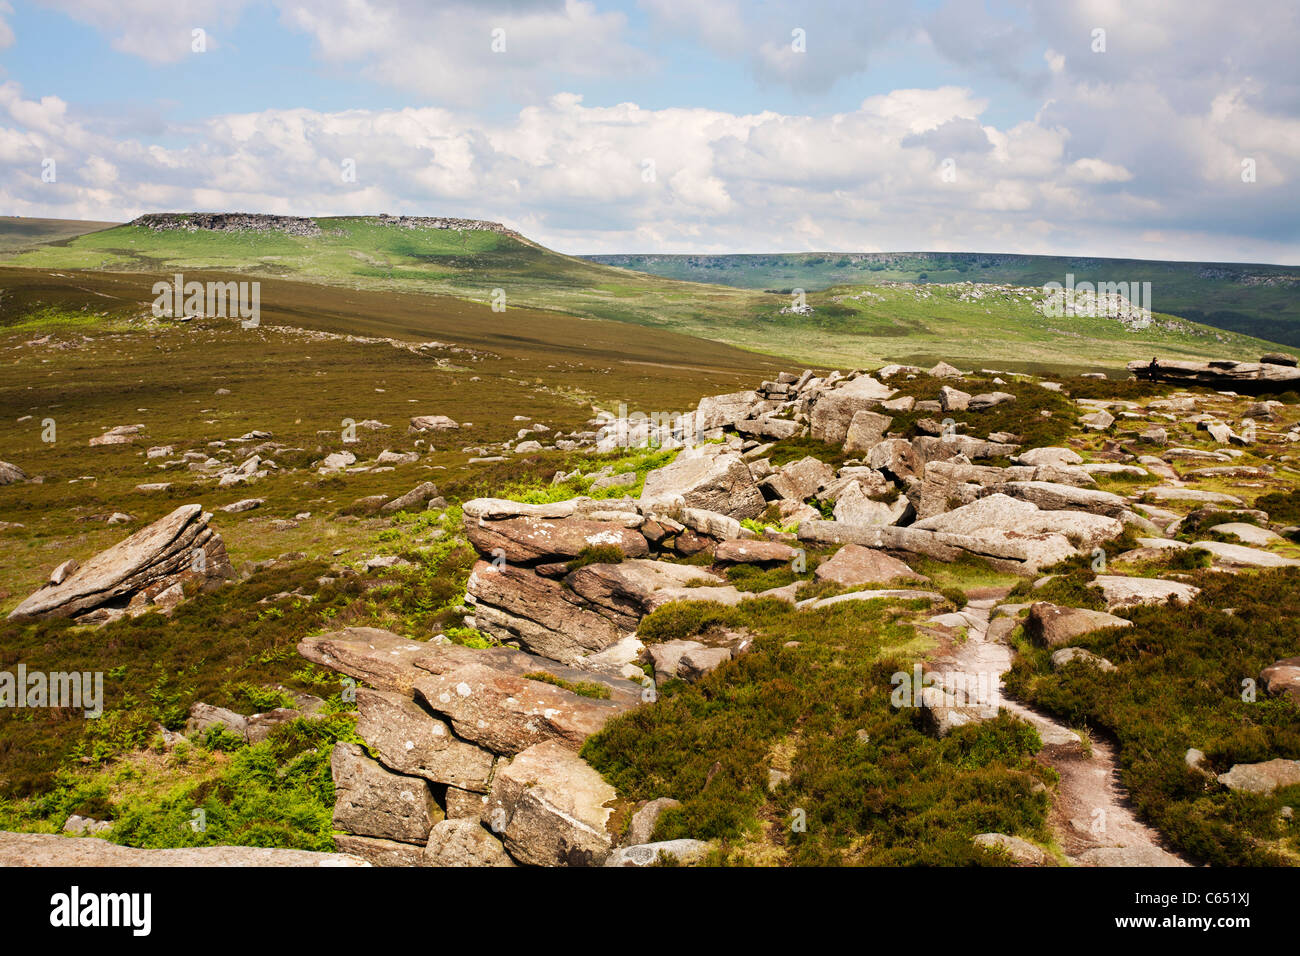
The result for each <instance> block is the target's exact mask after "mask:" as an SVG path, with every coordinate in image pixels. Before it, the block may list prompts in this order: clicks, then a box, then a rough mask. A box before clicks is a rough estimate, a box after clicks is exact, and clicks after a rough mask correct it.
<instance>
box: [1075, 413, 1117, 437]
mask: <svg viewBox="0 0 1300 956" xmlns="http://www.w3.org/2000/svg"><path fill="white" fill-rule="evenodd" d="M1079 424H1080V425H1082V426H1083V427H1084V428H1087V429H1089V430H1090V431H1096V432H1104V431H1105V430H1106V429H1107V428H1110V426H1111V425H1114V424H1115V416H1114V415H1112V414H1111V413H1110V412H1108V411H1106V410H1105V409H1104V408H1099V409H1097V411H1095V412H1092V413H1091V414H1088V415H1080V416H1079Z"/></svg>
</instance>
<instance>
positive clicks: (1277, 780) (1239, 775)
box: [1219, 758, 1300, 793]
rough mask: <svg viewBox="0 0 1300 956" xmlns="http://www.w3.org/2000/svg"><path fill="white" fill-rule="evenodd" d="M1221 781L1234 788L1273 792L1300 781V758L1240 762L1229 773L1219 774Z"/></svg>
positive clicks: (1253, 791)
mask: <svg viewBox="0 0 1300 956" xmlns="http://www.w3.org/2000/svg"><path fill="white" fill-rule="evenodd" d="M1219 783H1221V784H1223V785H1224V786H1225V787H1228V788H1229V789H1232V790H1247V791H1249V792H1251V793H1272V792H1273V791H1274V790H1276V789H1277V788H1278V787H1292V786H1295V785H1296V784H1298V783H1300V760H1283V759H1281V758H1279V759H1277V760H1266V761H1264V762H1263V763H1239V764H1236V765H1234V766H1233V768H1232V769H1231V770H1229V771H1228V772H1227V773H1221V774H1219Z"/></svg>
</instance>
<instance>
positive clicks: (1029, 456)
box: [1016, 446, 1083, 465]
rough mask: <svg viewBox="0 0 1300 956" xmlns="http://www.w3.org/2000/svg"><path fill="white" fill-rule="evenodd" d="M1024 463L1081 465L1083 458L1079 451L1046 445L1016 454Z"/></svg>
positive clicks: (1017, 459)
mask: <svg viewBox="0 0 1300 956" xmlns="http://www.w3.org/2000/svg"><path fill="white" fill-rule="evenodd" d="M1016 461H1017V462H1018V463H1019V464H1022V465H1081V464H1083V459H1082V458H1080V457H1079V454H1078V452H1076V451H1073V450H1071V449H1069V448H1057V447H1050V446H1049V447H1044V448H1031V449H1029V450H1028V451H1022V452H1021V453H1020V454H1019V455H1017V456H1016Z"/></svg>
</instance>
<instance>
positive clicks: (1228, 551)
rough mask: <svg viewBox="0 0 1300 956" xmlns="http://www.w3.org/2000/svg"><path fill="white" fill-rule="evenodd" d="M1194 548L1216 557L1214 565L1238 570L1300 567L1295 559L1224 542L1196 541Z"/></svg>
mask: <svg viewBox="0 0 1300 956" xmlns="http://www.w3.org/2000/svg"><path fill="white" fill-rule="evenodd" d="M1192 547H1194V548H1202V549H1204V550H1206V551H1208V552H1210V554H1212V555H1214V563H1215V564H1218V565H1226V566H1228V567H1238V568H1293V567H1296V566H1297V565H1300V561H1297V560H1296V559H1295V558H1284V557H1282V555H1280V554H1274V553H1273V552H1271V551H1261V550H1260V549H1259V548H1247V547H1245V546H1243V545H1240V544H1228V543H1227V542H1224V541H1195V542H1193V543H1192Z"/></svg>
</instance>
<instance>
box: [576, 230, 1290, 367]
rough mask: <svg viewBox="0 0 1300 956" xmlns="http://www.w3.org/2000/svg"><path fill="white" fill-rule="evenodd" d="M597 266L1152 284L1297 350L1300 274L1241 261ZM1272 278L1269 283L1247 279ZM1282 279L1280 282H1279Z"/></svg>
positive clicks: (780, 282) (1185, 314)
mask: <svg viewBox="0 0 1300 956" xmlns="http://www.w3.org/2000/svg"><path fill="white" fill-rule="evenodd" d="M587 258H589V259H590V260H591V261H593V262H599V263H601V264H605V265H614V266H619V267H621V268H626V269H634V270H636V271H638V272H645V273H649V274H651V275H657V276H662V277H664V278H671V279H679V280H683V281H689V282H707V283H720V284H725V285H729V286H735V287H737V288H742V289H779V290H787V289H791V288H795V287H798V288H802V289H805V290H808V291H813V290H824V289H828V288H830V287H832V286H845V285H861V284H864V283H878V282H882V281H894V282H917V283H921V282H925V283H931V284H933V283H953V282H964V281H969V282H982V283H1007V284H1010V285H1016V286H1034V287H1039V288H1041V287H1042V285H1043V284H1044V283H1046V282H1061V283H1064V281H1065V276H1066V275H1067V274H1073V275H1074V276H1075V281H1076V282H1094V283H1096V282H1106V281H1111V282H1121V281H1130V282H1132V281H1138V282H1141V281H1147V282H1150V283H1151V284H1152V298H1153V299H1154V304H1155V305H1156V307H1157V308H1158V309H1159V311H1160V312H1164V313H1168V314H1170V315H1176V316H1181V317H1182V318H1186V319H1190V320H1191V321H1194V322H1204V323H1206V324H1208V325H1211V326H1214V327H1216V328H1221V329H1225V330H1229V331H1234V332H1242V333H1247V334H1250V335H1255V336H1258V337H1260V338H1264V339H1271V340H1273V341H1277V342H1285V343H1289V344H1290V345H1292V346H1293V347H1294V346H1300V303H1298V302H1297V298H1296V290H1297V289H1298V288H1300V284H1297V280H1298V279H1300V269H1296V268H1295V267H1294V266H1274V265H1251V264H1241V263H1203V262H1159V261H1153V260H1139V259H1108V258H1100V257H1095V256H1093V257H1089V258H1087V259H1074V258H1067V257H1063V256H1026V255H999V254H986V253H969V252H951V253H950V252H900V253H891V252H882V253H822V252H810V253H783V254H768V255H713V256H710V255H690V256H673V255H653V256H638V255H606V256H588V257H587ZM1253 277H1268V278H1271V279H1273V281H1271V282H1258V281H1248V279H1250V278H1253ZM1279 280H1280V281H1279Z"/></svg>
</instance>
